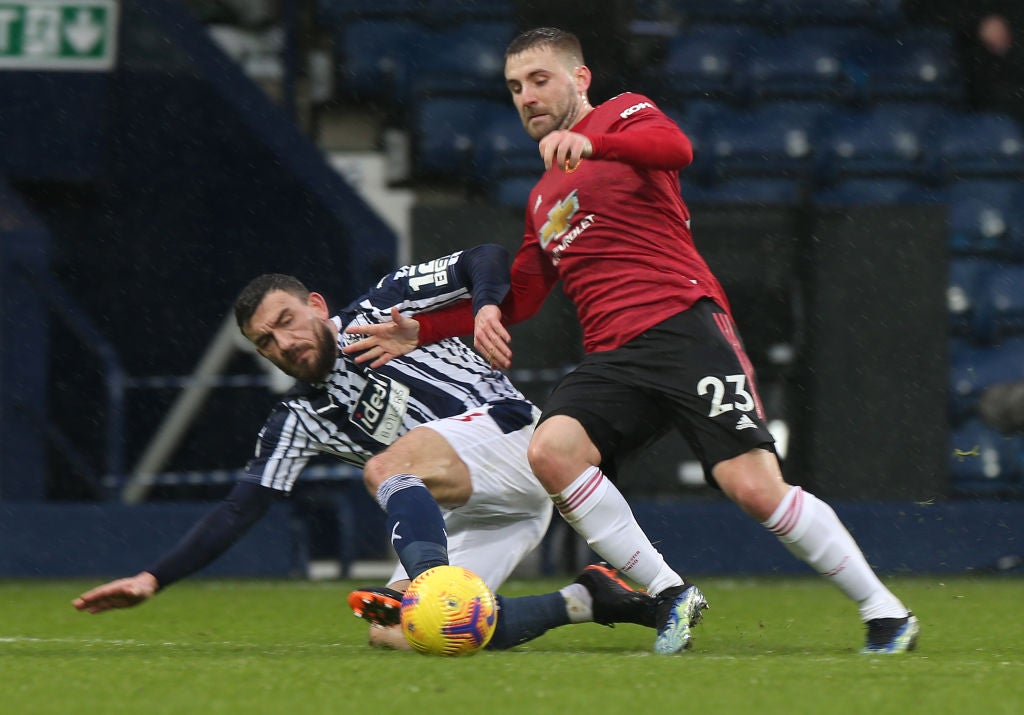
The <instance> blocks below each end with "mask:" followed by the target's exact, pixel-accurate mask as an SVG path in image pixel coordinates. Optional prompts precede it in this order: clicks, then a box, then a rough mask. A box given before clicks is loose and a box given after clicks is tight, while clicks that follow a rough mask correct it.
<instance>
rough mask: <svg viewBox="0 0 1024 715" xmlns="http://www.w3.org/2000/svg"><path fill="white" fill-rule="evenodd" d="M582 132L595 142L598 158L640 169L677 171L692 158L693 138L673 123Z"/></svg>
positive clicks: (633, 124)
mask: <svg viewBox="0 0 1024 715" xmlns="http://www.w3.org/2000/svg"><path fill="white" fill-rule="evenodd" d="M582 134H583V135H584V136H585V137H586V138H587V139H589V140H590V143H591V145H593V147H594V153H593V155H592V156H593V157H594V158H595V159H612V160H614V161H621V162H623V163H625V164H629V165H630V166H635V167H637V168H640V169H667V170H675V171H679V170H680V169H683V168H685V167H687V166H689V165H690V162H692V161H693V146H692V145H691V144H690V138H689V137H687V136H686V135H685V134H683V132H682V130H681V129H680V128H679V127H678V126H676V125H675V124H673V123H671V122H668V123H665V122H657V123H655V122H634V123H630V124H628V125H626V127H625V128H624V129H623V130H622V131H618V132H614V133H612V134H588V133H587V132H582Z"/></svg>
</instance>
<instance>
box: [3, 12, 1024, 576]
mask: <svg viewBox="0 0 1024 715" xmlns="http://www.w3.org/2000/svg"><path fill="white" fill-rule="evenodd" d="M940 4H941V3H936V4H935V6H936V7H938V6H939V5H940ZM952 5H954V6H955V5H956V4H955V3H953V4H952ZM922 8H923V9H922ZM932 9H934V8H932ZM540 24H553V25H558V26H561V27H564V28H566V29H570V30H572V31H574V32H577V34H579V35H580V36H581V38H582V39H583V42H584V49H585V51H586V53H587V59H588V64H589V65H590V66H591V67H593V68H594V70H595V86H594V88H593V91H592V96H591V98H592V100H594V101H595V103H596V102H597V101H601V100H603V99H606V98H607V97H608V96H610V95H611V94H614V93H617V92H618V91H622V90H626V89H629V90H632V91H637V92H641V93H643V94H647V95H648V96H650V97H652V98H653V99H654V100H655V101H656V102H657V103H658V104H659V106H661V108H662V109H664V110H665V111H666V112H667V113H668V114H670V115H671V116H672V117H673V118H675V119H676V120H677V121H678V122H679V124H680V126H681V127H682V128H683V129H684V131H685V132H686V133H687V134H688V135H689V136H690V138H691V140H692V141H693V143H694V146H695V151H696V160H695V163H694V165H693V166H692V167H690V168H688V169H687V170H686V171H685V172H684V173H683V177H682V179H683V196H684V198H685V199H686V201H687V202H688V204H689V205H690V207H691V210H692V212H693V215H694V224H693V225H694V232H695V237H696V240H697V243H698V246H699V248H700V249H701V251H702V252H703V253H704V254H705V256H706V257H707V258H708V260H709V262H710V263H711V264H712V266H713V267H714V268H715V269H716V271H717V273H718V274H719V276H720V278H721V279H722V280H723V282H724V283H725V285H726V288H727V291H728V292H729V294H730V296H731V299H732V302H733V306H734V309H735V313H736V316H737V319H738V322H739V324H740V327H741V329H742V331H743V333H744V335H745V338H746V341H747V346H748V349H749V351H750V353H751V356H752V358H753V360H754V362H755V366H756V368H757V370H758V372H759V375H760V377H761V382H762V386H761V387H762V392H763V393H764V396H765V397H766V400H767V402H768V405H769V411H770V413H771V415H772V416H773V418H774V421H773V426H774V428H775V430H776V434H777V436H778V437H779V441H780V445H781V447H782V448H783V449H784V451H785V461H786V470H787V474H788V476H789V478H790V481H793V482H795V483H798V484H803V485H807V486H809V487H810V488H813V489H814V490H815V492H817V493H819V494H820V495H822V496H823V497H826V498H828V499H829V500H830V501H831V502H833V503H834V505H835V506H836V509H837V511H839V512H840V515H841V516H842V517H843V518H844V520H845V521H846V522H847V524H848V525H849V526H850V527H851V530H852V531H854V533H855V535H856V536H857V538H858V540H859V541H860V543H861V545H862V546H863V547H864V550H865V552H866V553H867V554H868V556H869V560H871V561H872V563H873V564H875V565H876V566H877V567H878V568H879V570H881V571H884V572H909V573H913V572H934V571H969V570H991V569H995V570H1000V569H1002V570H1007V569H1009V570H1013V569H1017V567H1018V566H1019V565H1020V563H1021V560H1020V558H1019V556H1018V555H1019V554H1022V553H1024V544H1022V539H1024V526H1022V525H1024V501H1022V499H1021V497H1022V496H1024V439H1022V437H1021V436H1019V435H1015V434H1004V433H1002V432H1000V431H998V430H996V429H995V428H994V427H992V426H991V425H989V424H988V423H986V422H985V421H984V420H982V419H981V418H980V416H979V413H978V410H977V404H978V400H979V399H980V397H981V395H982V394H983V393H984V391H985V390H986V389H987V388H989V387H990V386H992V385H994V384H997V383H1002V382H1006V381H1012V380H1019V379H1024V202H1022V200H1021V199H1022V188H1021V182H1020V179H1021V176H1022V174H1024V130H1022V126H1021V118H1020V117H1019V116H1015V115H1013V114H1011V113H1009V112H1007V111H1004V110H1005V108H1002V107H993V106H990V105H983V104H982V103H980V102H979V101H978V99H977V93H976V91H975V89H976V88H975V87H974V85H973V84H972V81H973V80H972V72H971V68H972V67H971V65H970V59H969V58H970V55H969V53H967V52H965V49H964V38H963V33H962V32H961V30H960V29H959V28H958V25H957V22H956V20H955V19H954V20H953V21H950V20H949V18H948V17H943V16H942V13H941V12H940V11H935V12H930V11H929V6H928V4H927V3H926V2H921V3H914V4H913V5H912V6H911V5H904V4H903V3H901V2H900V1H899V0H632V1H631V2H630V1H626V0H605V1H601V0H596V1H594V2H589V3H581V2H570V1H568V0H567V1H566V2H558V3H539V2H513V1H512V0H448V1H440V0H278V1H274V0H248V1H245V2H243V1H241V0H239V1H237V2H230V1H229V0H221V1H219V2H218V1H217V0H188V1H187V2H186V1H184V0H123V1H121V2H117V1H115V0H2V1H0V137H3V150H2V151H0V576H63V575H117V574H121V573H134V572H135V571H137V570H138V568H139V567H140V566H141V565H142V564H144V563H145V562H147V561H148V560H150V559H151V558H152V557H154V556H155V555H156V554H157V553H158V552H159V551H161V550H162V549H164V548H166V547H167V546H169V545H170V544H171V543H173V542H174V541H175V540H176V539H177V538H178V537H179V536H180V535H181V534H182V533H184V531H185V530H186V529H187V528H188V526H189V525H190V524H191V523H192V522H193V521H194V520H195V519H196V518H197V517H198V516H199V515H200V514H202V513H204V512H205V511H206V510H207V509H208V508H209V503H210V501H211V500H216V499H218V498H219V497H220V496H222V495H223V494H224V493H226V491H227V490H228V488H229V487H230V484H231V482H232V481H233V479H234V478H235V476H236V473H237V470H238V469H240V468H241V466H242V465H243V464H244V462H245V460H246V459H247V458H248V456H249V454H250V452H251V450H252V446H253V444H254V439H255V433H256V431H257V429H258V428H259V426H260V424H261V423H262V420H263V417H264V415H265V413H266V411H267V409H268V408H269V406H270V405H271V404H272V403H273V401H274V400H275V399H276V395H278V394H279V393H280V391H281V390H282V389H283V388H285V387H286V386H287V381H286V380H285V381H284V382H282V380H281V376H279V375H276V374H273V373H270V372H268V371H267V370H266V369H265V366H264V365H262V364H261V363H260V362H259V361H258V360H256V359H255V356H254V354H253V353H251V352H250V351H248V350H247V349H246V346H245V344H244V341H241V340H240V339H239V338H238V337H236V335H235V332H236V330H235V328H234V326H233V322H232V321H231V319H230V318H229V316H228V313H229V309H230V306H231V302H232V300H233V298H234V296H235V294H236V292H237V291H238V289H239V288H240V287H241V286H242V285H243V284H244V283H245V282H246V281H247V280H248V279H249V278H251V277H252V276H253V275H255V274H257V273H261V272H265V271H279V272H288V273H294V274H296V275H299V276H301V277H302V278H303V279H305V280H306V281H307V283H308V284H309V285H311V286H312V287H314V288H315V289H317V290H320V291H321V292H324V293H325V294H326V295H327V296H328V298H329V299H330V300H331V301H332V304H333V305H335V306H337V305H340V304H342V303H343V302H345V301H347V300H348V299H350V298H351V297H353V296H355V295H356V294H358V293H359V292H361V290H362V289H363V288H364V287H365V286H366V284H367V282H368V281H371V280H373V279H375V278H376V276H378V275H380V274H382V273H383V272H385V271H387V270H389V269H390V268H392V267H394V266H395V265H398V264H401V263H404V262H407V261H410V260H419V259H425V258H428V257H431V256H433V255H436V254H438V253H441V252H448V251H451V250H454V249H456V248H460V247H466V246H470V245H473V244H476V243H479V242H482V241H496V242H500V243H503V244H504V245H506V246H508V247H509V248H510V249H512V250H514V249H515V247H516V246H517V245H518V243H519V241H520V236H521V233H520V232H521V214H522V210H523V209H522V207H523V205H524V202H525V197H526V195H527V193H528V192H529V188H530V186H531V185H532V183H533V181H534V179H535V177H536V176H537V174H538V170H539V168H540V167H539V166H538V159H537V155H536V148H535V145H534V144H533V143H532V142H531V141H530V140H529V139H528V138H527V137H526V135H525V133H524V132H523V131H522V129H521V127H520V125H519V122H518V119H517V117H516V116H515V113H514V111H513V110H512V108H511V105H510V102H509V101H508V98H507V96H506V91H505V89H504V85H503V80H502V69H503V56H502V55H503V52H504V47H505V45H506V44H507V42H508V40H509V39H511V38H512V37H513V36H514V35H515V34H516V32H517V31H518V30H519V29H521V28H524V27H527V26H536V25H540ZM1020 32H1021V36H1024V26H1022V27H1021V28H1020ZM514 339H515V347H516V351H517V365H516V369H515V370H513V372H512V377H513V379H514V380H515V381H516V382H517V384H518V385H519V386H520V387H521V389H523V390H524V392H526V393H527V394H528V395H529V396H530V397H531V398H533V399H534V400H536V401H537V402H540V403H542V402H543V400H544V396H545V395H546V392H547V390H548V389H549V388H550V386H551V384H552V383H553V381H554V380H555V379H557V377H558V376H559V375H561V374H562V373H563V372H564V371H565V370H566V369H568V368H569V367H571V365H572V364H573V363H574V361H575V360H577V359H578V358H579V356H580V348H579V330H578V327H577V326H576V324H575V319H574V315H573V311H572V308H571V306H569V305H567V303H566V301H565V300H564V299H562V298H561V297H560V296H554V297H553V299H552V300H551V301H549V304H548V305H546V306H545V308H544V309H543V311H542V314H541V316H539V317H538V318H537V319H535V320H534V321H532V322H531V323H529V324H527V325H523V326H519V327H517V328H516V329H515V332H514ZM300 483H301V486H300V487H299V488H297V490H296V493H295V495H294V496H293V498H292V499H290V500H288V501H287V503H282V504H281V505H280V507H279V508H278V509H276V510H275V511H273V512H272V513H271V515H270V516H269V517H268V518H267V519H266V520H264V522H263V523H261V524H260V525H259V526H258V527H257V528H256V529H254V531H253V532H252V533H251V534H250V535H249V536H248V537H247V538H246V540H245V541H244V542H242V543H240V544H239V545H238V546H236V548H235V549H234V550H233V551H232V552H231V553H230V554H229V555H228V556H226V557H225V558H224V559H222V560H221V561H220V562H219V563H218V564H216V565H214V566H213V567H211V569H210V570H209V573H216V574H230V575H267V576H279V575H293V576H300V577H305V576H309V575H317V574H332V573H339V574H344V575H350V574H353V573H358V569H359V567H360V565H361V564H373V563H377V562H379V561H380V560H387V559H388V558H389V556H390V554H389V552H388V547H387V544H386V542H385V540H384V534H383V532H382V530H381V525H382V516H381V514H380V513H379V509H378V508H377V507H376V505H375V504H374V503H373V502H372V501H371V500H370V499H369V497H367V496H366V495H365V493H364V492H363V489H362V485H361V483H360V481H359V474H358V472H357V471H356V470H352V469H349V468H345V467H339V466H337V465H333V464H329V463H324V464H315V465H313V466H311V467H310V469H309V470H308V473H307V475H305V476H304V479H303V480H300ZM621 485H622V487H623V491H624V492H625V493H626V494H627V496H628V497H629V498H630V499H631V502H632V503H633V505H634V507H635V510H636V512H637V515H638V517H639V518H640V519H641V521H642V523H643V524H644V525H645V526H646V527H647V528H648V530H649V532H650V533H651V535H652V537H654V538H655V539H656V540H659V541H660V542H661V543H662V545H663V548H664V550H665V553H666V556H667V557H668V558H669V560H670V561H673V562H674V563H677V564H678V565H679V566H680V567H682V568H686V569H687V570H688V571H693V572H698V573H699V572H704V573H735V572H789V571H794V570H797V571H799V570H800V569H802V568H803V566H802V565H800V564H797V563H795V562H792V560H791V559H790V558H789V557H788V556H787V555H786V554H785V552H784V550H783V549H781V547H779V546H778V545H777V544H776V543H775V542H774V541H773V540H772V539H771V538H770V537H769V536H768V535H766V534H762V533H761V530H759V528H758V527H757V525H756V524H752V523H747V521H748V520H746V519H745V518H744V517H742V516H741V515H740V514H739V513H738V510H736V509H735V508H734V507H733V506H732V505H730V504H728V503H726V502H725V501H724V500H722V499H721V498H720V497H719V496H718V495H717V494H716V493H715V492H713V491H712V490H709V489H708V488H707V487H706V486H704V485H703V482H702V480H701V475H700V469H699V466H697V465H696V463H695V462H694V461H693V460H692V458H691V455H690V454H689V453H688V451H687V449H686V447H685V445H684V444H682V443H681V441H679V440H678V439H674V438H667V439H665V440H663V441H662V442H660V443H658V444H657V445H655V447H654V448H652V449H651V450H649V451H648V452H647V453H645V454H644V455H642V457H641V458H639V459H638V460H637V462H636V463H635V464H632V465H629V467H628V469H627V470H626V472H625V473H624V474H623V475H621ZM684 544H685V545H686V547H685V551H684V550H682V549H683V545H684ZM585 558H587V554H585V553H583V550H582V549H581V548H580V545H579V544H578V543H577V542H576V541H575V539H574V537H570V536H569V535H567V534H566V533H565V529H564V526H563V525H562V524H561V522H560V521H559V520H556V524H555V525H554V526H553V528H552V533H551V535H550V538H549V539H547V540H546V542H545V546H544V549H543V550H542V553H540V554H538V557H537V560H536V563H535V564H533V567H534V568H535V569H536V570H537V571H538V572H543V573H556V572H561V571H562V570H572V569H574V568H575V567H576V565H577V564H578V562H579V561H580V560H582V559H585ZM791 562H792V563H791ZM318 565H319V566H323V567H324V568H322V569H320V570H318V568H315V567H317V566H318ZM353 569H355V570H353Z"/></svg>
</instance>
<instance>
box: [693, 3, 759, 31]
mask: <svg viewBox="0 0 1024 715" xmlns="http://www.w3.org/2000/svg"><path fill="white" fill-rule="evenodd" d="M768 5H769V3H768V0H686V2H679V3H675V4H674V9H675V10H676V11H677V12H679V13H680V14H681V15H682V19H683V21H684V22H688V23H698V22H722V23H745V24H750V25H757V24H762V23H763V22H765V21H766V20H770V19H771V18H772V16H771V15H770V14H769V12H770V8H769V7H768Z"/></svg>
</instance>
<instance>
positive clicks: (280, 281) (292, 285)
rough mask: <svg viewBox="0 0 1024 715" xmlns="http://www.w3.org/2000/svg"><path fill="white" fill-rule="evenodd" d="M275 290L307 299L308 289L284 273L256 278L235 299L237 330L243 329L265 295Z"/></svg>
mask: <svg viewBox="0 0 1024 715" xmlns="http://www.w3.org/2000/svg"><path fill="white" fill-rule="evenodd" d="M275 290H283V291H284V292H285V293H291V294H292V295H294V296H295V297H296V298H298V299H299V300H302V301H305V300H307V299H308V298H309V289H308V288H306V286H305V285H304V284H303V282H302V281H300V280H299V279H298V278H296V277H295V276H289V275H285V274H284V273H264V274H263V275H262V276H256V277H255V278H253V279H252V280H251V281H249V284H248V285H247V286H245V288H243V289H242V292H241V293H239V294H238V298H236V299H235V322H236V323H238V327H239V329H242V328H244V327H245V325H246V323H248V322H249V320H250V319H251V318H252V314H253V313H255V312H256V309H257V308H258V307H260V303H262V302H263V299H264V298H266V297H267V294H268V293H272V292H273V291H275Z"/></svg>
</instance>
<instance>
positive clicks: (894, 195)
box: [813, 177, 944, 206]
mask: <svg viewBox="0 0 1024 715" xmlns="http://www.w3.org/2000/svg"><path fill="white" fill-rule="evenodd" d="M943 197H944V195H943V193H942V192H939V191H936V190H935V189H933V188H932V187H931V186H928V185H927V184H924V183H922V182H919V181H914V180H913V179H901V178H887V177H872V178H852V179H845V180H843V181H839V182H836V183H835V184H832V185H830V186H826V187H824V188H821V189H819V190H818V191H816V192H815V193H814V196H813V199H814V203H815V204H817V205H819V206H872V205H883V206H884V205H892V204H935V203H941V202H942V200H943Z"/></svg>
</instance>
